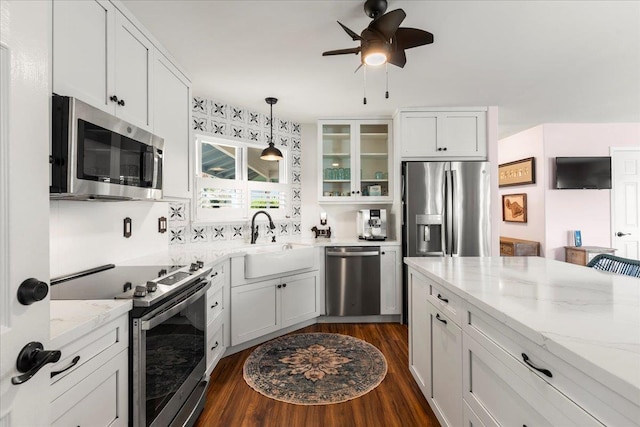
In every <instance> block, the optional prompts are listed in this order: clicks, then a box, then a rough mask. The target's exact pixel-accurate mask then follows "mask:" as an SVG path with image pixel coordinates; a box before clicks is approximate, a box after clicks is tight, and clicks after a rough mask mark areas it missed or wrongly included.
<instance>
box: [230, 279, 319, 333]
mask: <svg viewBox="0 0 640 427" xmlns="http://www.w3.org/2000/svg"><path fill="white" fill-rule="evenodd" d="M319 292H320V288H319V283H318V272H317V271H314V272H310V273H303V274H296V275H293V276H286V277H282V278H277V279H270V280H264V281H261V282H256V283H251V284H246V285H240V286H234V287H232V288H231V300H232V303H233V309H232V310H231V345H234V346H235V345H238V344H241V343H243V342H246V341H249V340H252V339H254V338H258V337H261V336H263V335H266V334H269V333H271V332H275V331H277V330H279V329H282V328H285V327H287V326H290V325H294V324H296V323H299V322H302V321H304V320H308V319H313V318H314V317H317V316H318V315H319V313H320V309H319V297H320V295H319Z"/></svg>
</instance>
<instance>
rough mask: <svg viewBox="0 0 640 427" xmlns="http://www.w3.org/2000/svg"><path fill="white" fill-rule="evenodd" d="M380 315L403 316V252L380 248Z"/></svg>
mask: <svg viewBox="0 0 640 427" xmlns="http://www.w3.org/2000/svg"><path fill="white" fill-rule="evenodd" d="M380 314H402V250H401V248H400V246H382V247H381V248H380Z"/></svg>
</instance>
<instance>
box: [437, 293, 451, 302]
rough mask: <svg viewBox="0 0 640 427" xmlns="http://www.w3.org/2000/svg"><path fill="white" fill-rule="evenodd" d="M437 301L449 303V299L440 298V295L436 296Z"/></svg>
mask: <svg viewBox="0 0 640 427" xmlns="http://www.w3.org/2000/svg"><path fill="white" fill-rule="evenodd" d="M438 299H439V300H440V301H442V302H446V303H447V304H448V303H449V299H448V298H445V297H443V296H442V295H440V294H438Z"/></svg>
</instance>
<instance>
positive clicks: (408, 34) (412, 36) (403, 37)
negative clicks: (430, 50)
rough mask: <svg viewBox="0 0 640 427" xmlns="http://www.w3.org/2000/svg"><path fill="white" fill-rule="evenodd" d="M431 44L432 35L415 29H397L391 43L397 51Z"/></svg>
mask: <svg viewBox="0 0 640 427" xmlns="http://www.w3.org/2000/svg"><path fill="white" fill-rule="evenodd" d="M431 43H433V34H431V33H429V32H427V31H424V30H419V29H417V28H398V31H396V34H395V36H394V37H393V40H392V42H391V44H392V45H395V48H396V49H397V50H405V49H411V48H412V47H418V46H422V45H425V44H431Z"/></svg>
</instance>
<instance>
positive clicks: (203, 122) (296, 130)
mask: <svg viewBox="0 0 640 427" xmlns="http://www.w3.org/2000/svg"><path fill="white" fill-rule="evenodd" d="M265 109H267V106H266V104H265ZM191 118H192V126H193V129H194V131H195V132H196V133H200V134H205V135H211V136H224V137H227V138H232V139H238V140H242V141H245V142H263V143H265V144H266V143H268V142H269V140H270V139H271V120H270V117H269V115H268V114H263V113H260V112H257V111H251V110H249V109H246V108H243V107H241V106H237V105H229V104H228V103H226V102H222V101H220V100H212V99H206V98H202V97H197V96H196V97H194V98H193V101H192V109H191ZM300 133H301V125H300V123H296V122H292V121H290V120H286V119H284V118H280V117H274V118H273V139H274V142H275V144H276V146H280V147H282V148H286V149H287V150H289V156H288V160H289V165H288V166H289V171H290V172H289V185H290V186H291V203H290V206H291V212H289V216H290V218H289V219H287V220H283V221H274V223H275V226H276V228H275V229H274V230H271V229H269V227H268V225H267V224H265V223H262V222H261V223H260V224H259V227H258V231H259V233H260V235H259V237H258V243H261V242H264V243H266V242H270V241H271V238H272V237H273V236H275V237H276V239H277V238H278V237H280V236H295V235H300V234H301V216H302V182H301V171H302V156H301V140H300ZM189 209H190V205H189V203H188V202H173V203H170V204H169V244H170V245H181V244H187V243H221V244H224V242H226V241H231V240H234V241H238V240H242V241H246V242H249V241H251V230H250V227H251V225H250V221H242V222H228V223H215V224H192V223H191V222H190V218H191V216H190V215H189Z"/></svg>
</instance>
